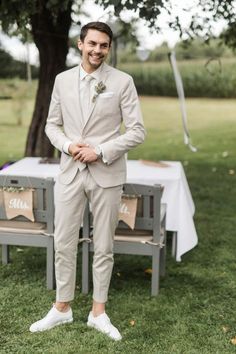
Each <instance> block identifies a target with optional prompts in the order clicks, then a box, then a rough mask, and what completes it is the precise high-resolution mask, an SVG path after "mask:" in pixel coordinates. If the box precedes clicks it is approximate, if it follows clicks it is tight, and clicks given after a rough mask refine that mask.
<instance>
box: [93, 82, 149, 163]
mask: <svg viewBox="0 0 236 354" xmlns="http://www.w3.org/2000/svg"><path fill="white" fill-rule="evenodd" d="M120 109H121V114H122V119H123V123H124V126H125V133H124V134H122V135H120V136H118V137H117V138H115V139H112V140H109V141H107V142H105V143H103V144H100V146H101V149H102V152H103V156H104V159H105V160H106V161H107V164H108V165H110V164H112V162H113V161H115V160H116V159H118V158H120V157H121V156H122V155H124V154H125V153H126V152H128V151H129V150H130V149H132V148H134V147H136V146H137V145H139V144H141V143H142V142H143V141H144V139H145V135H146V133H145V129H144V125H143V118H142V113H141V109H140V104H139V99H138V95H137V91H136V88H135V86H134V82H133V79H132V78H131V77H129V80H127V82H126V85H125V87H124V88H123V90H122V92H121V97H120Z"/></svg>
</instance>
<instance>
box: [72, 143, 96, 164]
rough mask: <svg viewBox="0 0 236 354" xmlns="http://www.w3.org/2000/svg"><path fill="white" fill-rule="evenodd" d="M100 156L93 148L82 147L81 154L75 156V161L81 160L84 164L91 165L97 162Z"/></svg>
mask: <svg viewBox="0 0 236 354" xmlns="http://www.w3.org/2000/svg"><path fill="white" fill-rule="evenodd" d="M97 159H98V156H97V154H96V153H95V151H94V148H92V147H87V146H86V147H81V148H80V149H79V152H78V153H77V154H76V155H75V156H74V161H76V160H79V161H80V162H84V163H91V162H95V161H97Z"/></svg>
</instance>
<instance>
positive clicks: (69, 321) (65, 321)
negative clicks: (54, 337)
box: [30, 318, 73, 333]
mask: <svg viewBox="0 0 236 354" xmlns="http://www.w3.org/2000/svg"><path fill="white" fill-rule="evenodd" d="M72 322H73V318H71V319H69V320H64V321H61V322H58V323H55V324H54V325H52V326H49V327H47V328H42V329H36V330H31V329H30V332H31V333H36V332H44V331H48V330H49V329H52V328H54V327H57V326H60V325H62V324H66V323H72Z"/></svg>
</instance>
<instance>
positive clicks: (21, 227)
mask: <svg viewBox="0 0 236 354" xmlns="http://www.w3.org/2000/svg"><path fill="white" fill-rule="evenodd" d="M0 231H3V232H10V233H16V234H19V233H20V234H35V235H44V234H46V231H47V230H46V224H45V223H41V222H34V223H33V222H28V221H14V220H0Z"/></svg>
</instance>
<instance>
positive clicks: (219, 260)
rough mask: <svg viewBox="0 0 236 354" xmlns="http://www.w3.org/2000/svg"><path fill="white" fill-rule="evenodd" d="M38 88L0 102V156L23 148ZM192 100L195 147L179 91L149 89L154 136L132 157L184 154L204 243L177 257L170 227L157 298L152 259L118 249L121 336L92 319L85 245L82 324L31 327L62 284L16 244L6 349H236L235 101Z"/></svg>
mask: <svg viewBox="0 0 236 354" xmlns="http://www.w3.org/2000/svg"><path fill="white" fill-rule="evenodd" d="M14 84H15V82H14ZM18 89H19V90H21V89H22V88H21V85H20V83H19V86H18ZM13 91H15V90H13ZM33 91H34V89H33V88H31V89H30V93H29V94H28V98H27V99H24V100H23V101H20V100H19V99H18V98H13V99H12V100H0V125H1V130H0V141H1V150H0V161H1V163H3V162H4V161H6V160H9V159H18V158H21V157H22V156H23V151H24V143H25V138H26V133H27V129H28V124H29V122H30V119H31V113H32V107H33V93H32V92H33ZM18 101H19V102H21V105H20V104H19V102H18ZM186 104H187V111H188V118H189V127H190V130H191V133H192V138H193V142H194V144H195V145H196V146H197V147H198V149H199V151H198V152H197V153H192V152H190V151H189V150H188V148H187V147H186V146H185V145H184V144H183V137H182V127H181V120H180V112H179V104H178V101H177V99H176V98H163V97H141V105H142V109H143V113H144V119H145V125H146V127H147V131H148V135H147V139H146V141H145V143H144V144H143V145H142V146H140V147H139V148H137V149H135V150H134V151H132V152H131V153H130V154H129V158H130V159H131V158H134V159H136V158H143V159H150V160H154V161H158V160H180V161H182V163H183V165H184V169H185V172H186V175H187V179H188V182H189V185H190V189H191V192H192V195H193V199H194V202H195V206H196V213H195V225H196V228H197V233H198V236H199V245H198V246H197V247H196V248H195V249H193V250H192V251H190V252H189V253H187V254H186V255H184V256H183V257H182V262H181V263H176V261H175V260H174V259H172V257H171V255H170V253H171V250H170V246H171V235H170V234H169V235H168V245H167V249H168V255H167V274H166V277H165V278H164V279H162V281H161V287H160V294H159V296H158V297H156V298H151V297H150V275H148V274H146V273H145V270H146V269H148V268H150V266H151V262H150V259H149V258H147V257H129V256H116V262H115V267H114V272H113V277H112V282H111V289H110V297H109V301H108V304H107V312H108V314H109V315H110V317H111V318H112V320H113V322H114V324H116V325H117V326H118V328H119V329H120V330H121V333H122V335H123V340H122V341H121V342H119V343H116V342H113V341H111V340H109V339H107V338H106V337H104V336H103V335H102V334H99V333H97V332H95V331H93V330H90V329H87V327H86V318H87V315H88V311H89V309H90V304H91V300H92V297H91V293H90V294H89V296H83V295H81V293H80V280H81V273H80V269H81V268H80V260H81V257H80V253H79V257H78V274H77V289H76V297H75V300H74V302H73V310H74V318H75V321H74V323H73V324H71V325H66V326H61V327H58V328H55V329H53V330H51V331H49V332H47V333H39V334H31V333H30V332H29V331H28V328H29V325H30V324H31V323H32V322H33V321H35V320H37V319H39V318H41V317H42V316H43V315H44V314H46V312H47V311H48V310H49V308H50V306H51V304H52V302H53V301H54V296H55V292H54V291H48V290H46V287H45V260H46V259H45V251H44V250H41V249H38V248H23V247H22V248H19V247H12V251H11V258H12V263H11V264H9V265H7V266H2V265H0V323H1V329H0V343H1V345H0V353H3V354H5V353H9V354H12V353H21V354H23V353H24V354H25V353H27V354H31V353H32V354H35V353H43V354H47V353H58V354H59V353H68V354H69V353H76V354H77V353H101V354H103V353H109V354H110V353H158V354H199V353H203V354H216V353H218V354H222V353H226V354H228V353H235V351H236V348H235V345H234V344H233V343H232V342H231V340H232V339H234V338H235V337H236V317H235V301H236V277H235V274H236V262H235V248H236V237H235V236H236V235H235V230H236V219H235V200H236V191H235V188H234V186H235V164H236V157H235V149H236V146H235V144H236V143H235V136H236V125H235V111H236V102H235V101H234V100H222V99H221V100H214V99H188V100H187V102H186ZM19 105H20V108H21V110H22V120H21V123H20V124H19V121H18V118H17V117H18V111H19ZM233 342H234V341H233Z"/></svg>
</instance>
